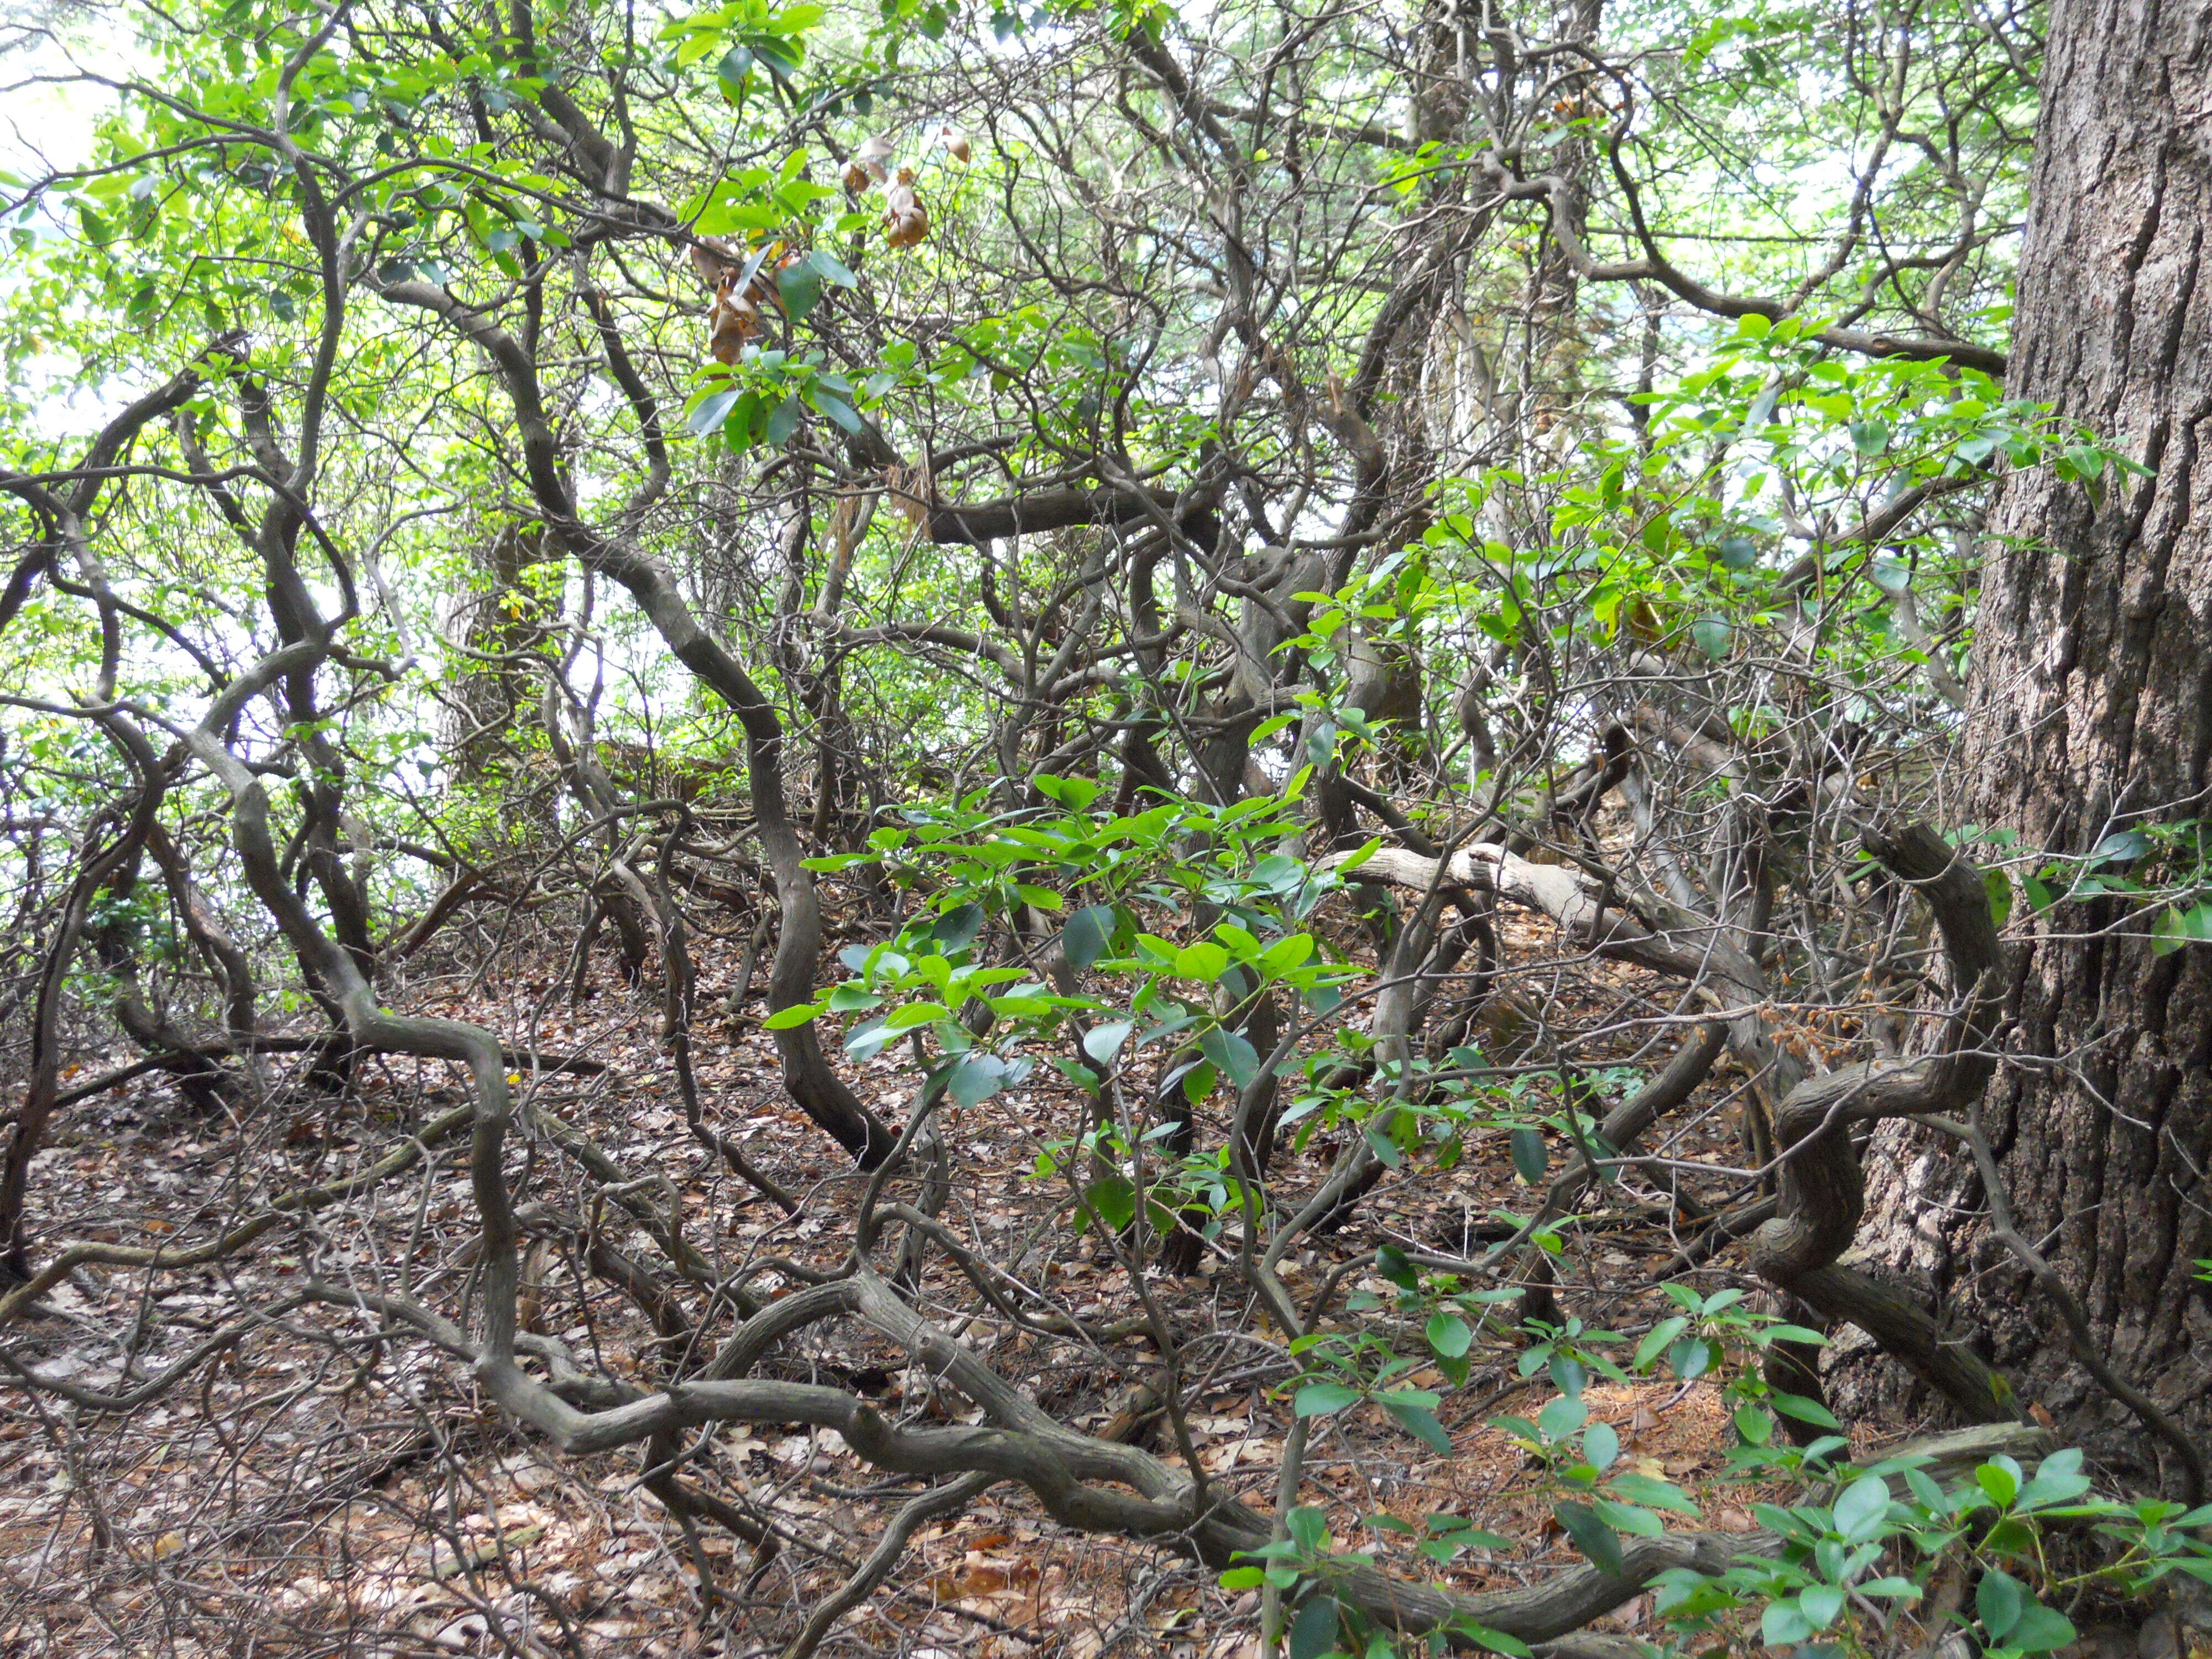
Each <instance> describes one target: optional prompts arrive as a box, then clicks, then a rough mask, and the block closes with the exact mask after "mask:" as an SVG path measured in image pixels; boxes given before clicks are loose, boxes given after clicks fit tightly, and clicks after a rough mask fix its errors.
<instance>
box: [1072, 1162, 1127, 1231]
mask: <svg viewBox="0 0 2212 1659" xmlns="http://www.w3.org/2000/svg"><path fill="white" fill-rule="evenodd" d="M1083 1196H1084V1200H1085V1202H1087V1203H1088V1204H1089V1205H1090V1206H1091V1209H1092V1210H1093V1211H1095V1212H1097V1216H1098V1218H1099V1219H1100V1220H1101V1221H1103V1222H1104V1223H1105V1224H1106V1225H1108V1226H1109V1227H1110V1228H1112V1229H1113V1230H1114V1231H1116V1232H1119V1231H1121V1229H1122V1228H1124V1227H1126V1226H1127V1225H1129V1224H1130V1223H1131V1222H1132V1221H1133V1220H1135V1219H1136V1218H1137V1188H1136V1187H1135V1185H1134V1184H1133V1182H1131V1181H1130V1180H1129V1178H1128V1176H1124V1175H1109V1176H1100V1177H1099V1178H1098V1179H1097V1180H1096V1181H1094V1182H1091V1184H1090V1185H1089V1186H1088V1187H1085V1188H1084V1189H1083Z"/></svg>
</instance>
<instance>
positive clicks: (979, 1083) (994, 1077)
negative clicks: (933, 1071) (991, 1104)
mask: <svg viewBox="0 0 2212 1659" xmlns="http://www.w3.org/2000/svg"><path fill="white" fill-rule="evenodd" d="M1006 1074H1007V1073H1006V1061H1005V1060H1000V1058H999V1057H998V1056H997V1055H996V1054H982V1053H980V1052H977V1051H975V1050H973V1049H971V1050H969V1052H968V1053H967V1054H963V1055H961V1056H960V1058H959V1060H957V1061H956V1062H955V1063H954V1065H953V1067H952V1075H951V1078H950V1079H948V1080H947V1082H946V1084H945V1091H946V1092H947V1093H948V1094H950V1095H951V1097H952V1103H953V1104H954V1105H956V1106H973V1105H975V1104H977V1103H980V1102H981V1101H985V1100H988V1099H989V1098H990V1097H992V1096H993V1095H994V1094H996V1093H998V1092H999V1091H1000V1090H1001V1089H1003V1088H1004V1087H1006Z"/></svg>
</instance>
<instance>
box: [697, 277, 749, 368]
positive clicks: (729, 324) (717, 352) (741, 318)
mask: <svg viewBox="0 0 2212 1659" xmlns="http://www.w3.org/2000/svg"><path fill="white" fill-rule="evenodd" d="M740 274H741V273H740V272H739V271H738V268H737V267H736V266H734V265H732V266H731V267H729V268H728V269H726V270H724V271H723V272H722V274H721V276H720V279H719V280H718V281H717V282H716V283H715V284H714V304H712V305H711V306H709V307H708V308H707V349H708V351H710V352H712V353H713V354H714V361H715V362H718V363H734V362H737V361H738V353H739V352H741V351H743V350H744V348H745V342H746V341H748V340H750V339H751V338H753V337H755V336H756V335H757V334H758V333H759V332H760V331H761V313H760V306H759V303H758V302H757V301H755V300H754V298H753V297H752V285H751V284H750V283H748V284H747V285H746V286H745V289H744V291H742V292H741V291H740V290H739V289H738V276H739V275H740Z"/></svg>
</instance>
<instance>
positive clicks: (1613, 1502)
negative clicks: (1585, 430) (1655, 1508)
mask: <svg viewBox="0 0 2212 1659" xmlns="http://www.w3.org/2000/svg"><path fill="white" fill-rule="evenodd" d="M1591 1507H1592V1508H1593V1509H1595V1510H1596V1511H1597V1516H1598V1519H1599V1520H1601V1521H1602V1522H1605V1523H1606V1524H1607V1526H1611V1527H1617V1528H1620V1530H1621V1531H1622V1532H1626V1533H1633V1534H1635V1535H1636V1536H1637V1537H1638V1538H1662V1537H1664V1536H1665V1535H1666V1533H1667V1527H1666V1523H1665V1522H1662V1521H1661V1520H1660V1518H1659V1517H1658V1516H1656V1515H1654V1514H1652V1513H1651V1511H1650V1510H1640V1509H1638V1508H1637V1507H1636V1506H1635V1505H1634V1504H1624V1503H1621V1502H1620V1500H1619V1499H1617V1498H1599V1499H1598V1500H1597V1501H1596V1503H1595V1504H1592V1505H1591Z"/></svg>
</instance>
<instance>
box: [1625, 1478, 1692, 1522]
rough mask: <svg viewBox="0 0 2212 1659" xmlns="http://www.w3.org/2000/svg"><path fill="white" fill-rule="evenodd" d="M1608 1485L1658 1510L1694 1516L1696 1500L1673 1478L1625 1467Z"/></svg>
mask: <svg viewBox="0 0 2212 1659" xmlns="http://www.w3.org/2000/svg"><path fill="white" fill-rule="evenodd" d="M1606 1485H1607V1486H1609V1487H1611V1488H1612V1489H1613V1491H1614V1492H1619V1493H1620V1495H1621V1496H1622V1497H1623V1498H1627V1499H1629V1500H1630V1501H1631V1502H1632V1503H1637V1504H1650V1506H1651V1507H1652V1508H1653V1509H1656V1510H1674V1513H1675V1514H1677V1515H1689V1516H1694V1515H1696V1514H1697V1513H1698V1512H1699V1511H1698V1505H1697V1504H1696V1502H1695V1501H1694V1500H1693V1499H1692V1498H1691V1496H1690V1494H1689V1493H1687V1492H1684V1491H1683V1490H1682V1489H1681V1488H1680V1486H1676V1485H1675V1484H1674V1482H1673V1481H1671V1480H1661V1479H1660V1478H1659V1477H1658V1476H1657V1475H1656V1474H1638V1473H1637V1472H1636V1471H1635V1470H1633V1469H1624V1470H1622V1471H1621V1472H1620V1474H1616V1475H1614V1476H1613V1478H1612V1479H1611V1480H1608V1481H1607V1482H1606Z"/></svg>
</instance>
